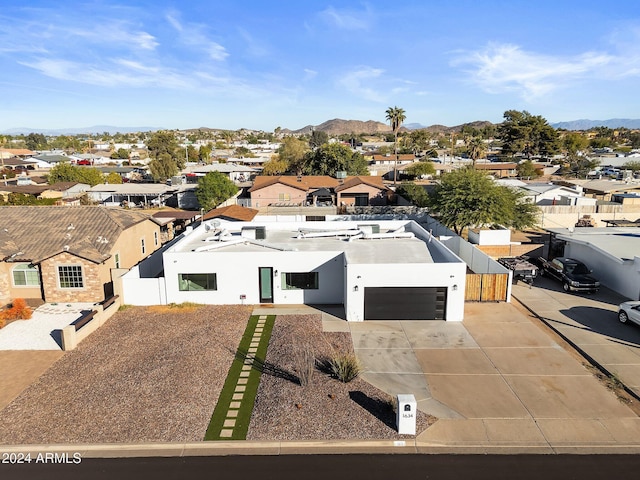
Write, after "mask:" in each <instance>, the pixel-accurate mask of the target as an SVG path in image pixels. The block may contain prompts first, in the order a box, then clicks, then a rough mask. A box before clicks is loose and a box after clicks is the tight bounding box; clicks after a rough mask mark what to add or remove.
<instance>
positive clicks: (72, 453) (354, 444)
mask: <svg viewBox="0 0 640 480" xmlns="http://www.w3.org/2000/svg"><path fill="white" fill-rule="evenodd" d="M639 453H640V444H637V445H620V444H617V445H614V444H607V443H605V444H602V443H594V444H576V445H572V444H558V445H556V446H550V445H548V444H546V445H526V444H521V445H517V444H500V443H494V444H489V443H487V444H464V443H460V444H452V445H444V444H428V443H422V442H419V441H417V440H395V441H394V440H371V441H349V440H335V441H331V440H322V441H295V442H293V441H292V442H273V441H264V442H254V441H221V442H193V443H146V444H142V443H141V444H96V445H89V444H77V445H62V444H60V445H4V446H0V455H1V456H2V458H5V454H6V456H7V458H20V456H22V458H25V457H26V456H27V455H30V459H31V462H35V463H37V461H36V459H37V458H38V457H45V456H48V457H49V458H50V459H51V460H50V463H51V462H52V461H53V460H52V459H53V458H55V459H57V460H58V463H65V462H64V461H60V460H64V459H69V461H67V462H66V463H70V462H71V460H72V459H74V458H80V459H81V460H82V459H91V458H95V459H97V458H153V457H157V458H162V457H164V458H166V457H174V458H181V457H204V456H242V455H254V456H258V455H264V456H278V455H357V454H361V455H371V454H378V455H389V454H403V455H412V454H414V455H415V454H419V455H437V454H464V455H524V454H526V455H550V454H551V455H563V454H580V455H583V454H592V455H593V454H610V455H611V454H620V455H622V454H626V455H637V454H639ZM11 454H14V456H11ZM45 458H46V457H45ZM13 463H18V462H13ZM23 463H24V462H23ZM73 463H77V462H73Z"/></svg>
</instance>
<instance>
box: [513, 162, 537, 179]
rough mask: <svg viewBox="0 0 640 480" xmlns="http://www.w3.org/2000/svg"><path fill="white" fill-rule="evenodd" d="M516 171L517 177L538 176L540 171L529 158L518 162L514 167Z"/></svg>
mask: <svg viewBox="0 0 640 480" xmlns="http://www.w3.org/2000/svg"><path fill="white" fill-rule="evenodd" d="M516 171H517V172H518V177H520V178H538V177H539V176H540V172H539V171H538V170H537V169H536V167H535V165H534V164H533V162H532V161H531V160H529V159H527V160H525V161H524V162H520V163H519V164H518V166H517V167H516Z"/></svg>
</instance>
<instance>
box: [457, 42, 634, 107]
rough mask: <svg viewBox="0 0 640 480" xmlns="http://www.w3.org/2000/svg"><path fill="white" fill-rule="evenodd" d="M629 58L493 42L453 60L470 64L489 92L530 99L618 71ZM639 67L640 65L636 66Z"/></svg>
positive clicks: (473, 79)
mask: <svg viewBox="0 0 640 480" xmlns="http://www.w3.org/2000/svg"><path fill="white" fill-rule="evenodd" d="M628 62H629V59H628V58H623V57H619V56H616V55H613V54H608V53H599V52H585V53H582V54H579V55H575V56H573V57H560V56H553V55H545V54H541V53H536V52H528V51H525V50H523V49H522V48H520V47H519V46H517V45H510V44H490V45H489V46H487V47H486V48H484V49H482V50H478V51H475V52H467V53H462V54H460V55H459V56H458V57H457V58H456V59H454V60H453V61H452V62H451V64H452V65H453V66H463V67H464V66H470V67H471V68H466V71H467V72H468V74H469V75H470V78H469V80H470V81H471V82H473V83H476V84H477V85H478V86H480V87H481V88H482V89H483V90H485V91H487V92H489V93H503V92H514V93H516V94H518V95H520V96H521V97H523V98H524V99H526V100H533V99H535V98H539V97H543V96H545V95H547V94H549V93H551V92H553V91H555V90H557V89H560V88H564V87H567V86H569V85H571V84H572V83H573V82H575V81H577V80H580V79H583V78H587V77H593V76H598V77H606V76H611V75H614V74H615V73H614V72H616V71H619V70H620V67H622V65H623V64H627V68H626V69H622V70H624V71H625V72H627V73H629V72H630V71H633V68H631V69H630V68H629V67H631V65H628ZM636 67H637V66H636Z"/></svg>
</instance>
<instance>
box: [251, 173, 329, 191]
mask: <svg viewBox="0 0 640 480" xmlns="http://www.w3.org/2000/svg"><path fill="white" fill-rule="evenodd" d="M298 179H299V180H298ZM276 183H281V184H283V185H287V186H289V187H292V188H297V189H298V190H302V191H304V192H306V191H308V190H309V189H317V188H333V187H336V186H337V185H338V184H339V181H338V179H337V178H333V177H330V176H329V175H308V176H301V177H296V176H295V175H280V176H264V175H260V176H258V177H256V178H255V180H254V181H253V186H252V187H251V188H250V189H249V192H255V191H256V190H260V189H261V188H264V187H268V186H271V185H275V184H276Z"/></svg>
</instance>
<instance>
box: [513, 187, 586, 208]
mask: <svg viewBox="0 0 640 480" xmlns="http://www.w3.org/2000/svg"><path fill="white" fill-rule="evenodd" d="M520 188H521V189H522V190H523V191H524V192H525V194H526V195H527V196H529V197H530V198H531V200H532V202H533V203H535V204H537V205H541V206H542V205H579V206H584V205H589V206H595V205H596V199H595V198H588V197H585V196H584V192H583V190H582V188H581V187H580V186H575V187H573V188H571V187H568V186H564V185H556V184H553V183H527V184H524V185H522V186H521V187H520Z"/></svg>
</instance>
